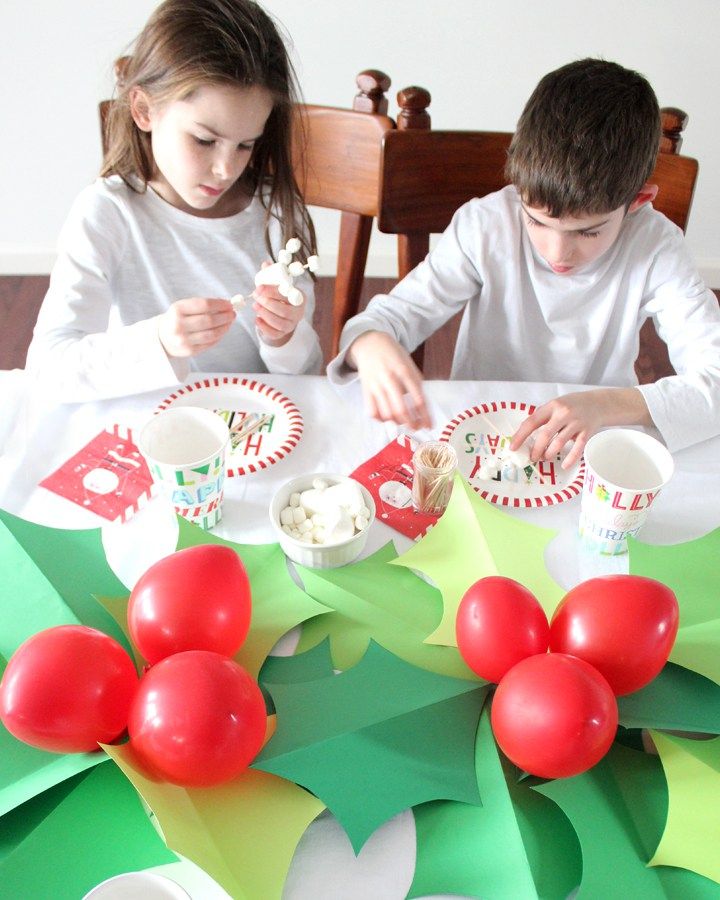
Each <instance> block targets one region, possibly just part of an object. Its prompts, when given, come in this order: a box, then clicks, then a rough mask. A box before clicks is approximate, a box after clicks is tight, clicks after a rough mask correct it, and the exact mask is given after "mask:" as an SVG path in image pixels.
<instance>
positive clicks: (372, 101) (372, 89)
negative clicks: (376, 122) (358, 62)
mask: <svg viewBox="0 0 720 900" xmlns="http://www.w3.org/2000/svg"><path fill="white" fill-rule="evenodd" d="M355 84H357V86H358V87H359V88H360V93H359V94H356V95H355V99H354V100H353V109H355V110H357V111H358V112H369V113H377V114H379V115H381V116H386V115H387V111H388V101H387V97H386V96H385V92H386V91H387V90H388V89H389V87H390V84H391V82H390V76H389V75H386V74H385V73H384V72H381V71H380V70H379V69H363V71H362V72H360V73H359V75H358V76H357V78H356V79H355Z"/></svg>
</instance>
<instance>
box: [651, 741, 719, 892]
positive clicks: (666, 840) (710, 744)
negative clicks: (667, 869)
mask: <svg viewBox="0 0 720 900" xmlns="http://www.w3.org/2000/svg"><path fill="white" fill-rule="evenodd" d="M652 738H653V740H654V741H655V746H656V747H657V749H658V753H659V754H660V760H661V762H662V766H663V769H664V770H665V777H666V778H667V783H668V790H669V794H670V802H669V806H668V814H667V825H666V826H665V830H664V831H663V835H662V839H661V840H660V843H659V845H658V847H657V849H656V850H655V855H654V856H653V858H652V859H651V860H650V865H651V866H660V865H665V866H682V867H683V868H684V869H691V870H692V871H693V872H698V873H699V874H700V875H704V876H705V877H707V878H711V879H712V880H713V881H715V882H718V883H720V738H714V739H713V740H688V739H687V738H681V737H677V736H675V735H670V734H661V733H660V732H655V731H654V732H652ZM718 896H720V888H719V889H718Z"/></svg>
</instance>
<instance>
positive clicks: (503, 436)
mask: <svg viewBox="0 0 720 900" xmlns="http://www.w3.org/2000/svg"><path fill="white" fill-rule="evenodd" d="M534 411H535V407H534V406H532V405H531V404H529V403H517V402H515V401H504V400H503V401H498V402H494V403H481V404H479V405H478V406H473V407H472V408H471V409H466V410H464V411H463V412H461V413H458V414H457V415H456V416H455V417H454V418H453V419H452V420H451V421H450V422H448V424H447V425H446V426H445V428H444V429H443V432H442V434H441V435H440V440H441V441H447V442H448V443H449V444H451V445H452V446H453V447H454V448H455V452H456V453H457V457H458V468H459V470H460V472H461V473H462V475H463V476H464V477H465V478H466V479H467V481H468V482H469V484H470V485H471V486H472V487H473V488H475V490H476V491H477V492H478V493H479V494H480V496H481V497H483V498H484V499H485V500H489V501H490V503H496V504H497V505H498V506H515V507H522V508H525V507H533V506H553V505H554V504H556V503H563V502H564V501H565V500H572V499H573V498H574V497H577V496H578V494H579V493H580V492H581V491H582V484H583V476H584V474H585V463H584V462H580V463H578V464H576V465H575V466H573V467H572V468H570V469H563V468H561V465H560V464H561V462H562V460H563V457H564V453H563V454H558V456H557V457H556V458H555V459H551V460H542V461H541V462H540V463H538V464H537V465H526V466H525V467H522V465H521V463H522V460H521V461H520V462H518V458H517V457H513V458H511V457H510V456H509V452H510V450H509V448H510V440H511V438H512V436H513V434H514V433H515V431H517V428H518V426H519V425H520V423H521V422H522V421H523V420H524V419H526V418H527V416H529V415H530V414H531V413H532V412H534Z"/></svg>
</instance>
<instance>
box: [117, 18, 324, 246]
mask: <svg viewBox="0 0 720 900" xmlns="http://www.w3.org/2000/svg"><path fill="white" fill-rule="evenodd" d="M119 62H120V63H121V64H120V65H118V66H117V67H116V71H117V73H118V75H119V77H118V83H117V91H116V96H115V97H114V98H113V103H112V105H111V107H110V112H109V114H108V119H107V122H106V125H105V128H106V141H107V152H106V153H105V158H104V159H103V164H102V169H101V171H100V175H101V176H103V177H106V176H109V175H119V176H120V177H121V178H122V179H123V181H125V182H126V184H127V185H128V186H129V187H130V188H132V189H133V190H136V191H137V190H138V182H140V185H141V188H140V189H141V190H146V189H147V184H148V182H149V181H150V180H151V178H152V177H153V174H154V160H153V156H152V149H151V144H150V135H149V134H148V133H146V132H144V131H142V130H141V129H139V128H138V127H137V125H136V124H135V122H134V120H133V117H132V115H131V112H130V94H131V91H132V90H133V88H136V87H140V88H142V89H143V91H145V93H147V94H148V95H149V96H150V97H152V99H153V100H154V101H156V102H158V103H165V102H169V101H172V100H178V99H182V98H186V97H188V96H189V95H190V94H191V93H192V91H194V90H196V89H197V88H199V87H201V86H202V85H207V84H233V85H238V86H240V87H262V88H265V89H266V90H268V91H269V92H270V94H271V95H272V97H273V109H272V112H271V113H270V117H269V118H268V120H267V124H266V125H265V130H264V132H263V135H262V137H261V138H260V140H258V141H257V142H256V144H255V147H254V149H253V153H252V156H251V157H250V162H249V163H248V166H247V168H246V169H245V171H244V172H243V174H242V176H241V177H242V179H243V182H244V186H245V187H246V188H247V190H248V192H249V193H250V194H254V193H255V192H256V191H257V190H258V188H260V189H261V190H260V197H261V201H262V202H263V205H264V206H265V208H266V210H267V213H266V227H265V243H266V245H267V248H268V252H269V253H270V255H271V256H273V255H274V254H273V249H272V247H271V245H270V238H269V224H270V219H271V217H273V216H276V217H277V218H278V220H279V221H280V225H281V231H282V235H283V240H284V241H287V240H289V239H290V238H291V237H296V236H297V237H299V238H300V240H301V241H302V245H303V249H302V252H301V257H304V258H305V260H306V259H307V256H308V255H310V254H311V253H315V252H316V250H315V229H314V228H313V224H312V220H311V218H310V215H309V213H308V211H307V208H306V206H305V203H304V202H303V199H302V196H301V194H300V190H299V188H298V185H297V182H296V180H295V176H294V174H293V165H292V156H291V137H292V130H293V115H294V112H293V107H294V104H296V103H297V102H298V100H299V96H300V92H299V89H298V85H297V78H296V75H295V71H294V69H293V66H292V63H291V61H290V58H289V56H288V52H287V48H286V46H285V43H284V42H283V40H282V38H281V36H280V34H279V32H278V29H277V27H276V25H275V23H274V22H273V20H272V19H271V18H270V16H269V15H268V14H267V13H266V12H265V11H264V10H263V9H262V8H261V7H260V6H258V5H257V3H253V2H252V0H165V2H164V3H162V4H161V5H160V6H159V7H158V8H157V9H156V10H155V12H154V13H153V14H152V16H151V17H150V19H149V20H148V22H147V24H146V26H145V28H144V29H143V31H142V32H141V34H140V35H139V37H138V38H137V40H136V42H135V45H134V48H133V51H132V55H131V56H129V57H124V58H123V59H122V61H119Z"/></svg>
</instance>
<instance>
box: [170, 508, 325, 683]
mask: <svg viewBox="0 0 720 900" xmlns="http://www.w3.org/2000/svg"><path fill="white" fill-rule="evenodd" d="M178 525H179V536H178V550H182V549H184V548H185V547H194V546H196V545H197V544H221V545H223V546H226V547H230V548H232V549H233V550H234V551H235V552H236V553H237V554H238V555H239V557H240V559H241V560H242V562H243V565H244V566H245V569H246V570H247V573H248V577H249V579H250V583H251V586H252V621H251V623H250V633H249V634H248V636H247V638H246V639H245V643H244V644H243V646H242V647H241V648H240V650H239V651H238V653H236V654H235V657H234V659H235V661H236V662H238V663H239V664H240V665H241V666H243V667H244V668H245V669H246V670H247V671H248V672H249V673H250V674H251V675H252V676H253V678H257V675H258V673H259V671H260V669H261V667H262V664H263V662H264V661H265V659H266V658H267V657H268V656H269V654H270V651H271V650H272V648H273V647H274V646H275V644H276V643H277V642H278V641H279V640H280V638H281V637H282V636H283V635H284V634H286V633H287V632H288V631H290V630H291V629H292V628H294V627H295V626H296V625H299V624H300V623H301V622H304V621H305V620H306V619H309V618H311V617H313V616H318V615H320V614H321V613H326V612H328V609H327V607H325V606H323V605H322V604H321V603H318V602H317V601H316V600H313V599H312V597H309V596H308V595H307V594H306V593H305V592H304V591H303V590H302V589H301V588H299V587H298V586H297V585H296V584H295V582H294V581H293V580H292V578H291V577H290V573H289V572H288V568H287V561H286V559H285V554H284V553H283V552H282V550H281V549H280V545H279V544H237V543H235V542H233V541H226V540H223V538H220V537H217V536H216V535H213V534H209V533H208V532H207V531H203V529H202V528H198V527H197V526H196V525H191V524H190V523H189V522H186V521H185V520H184V519H183V518H181V517H178Z"/></svg>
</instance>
